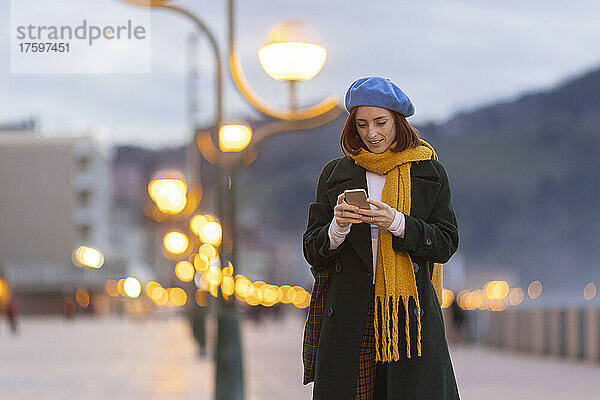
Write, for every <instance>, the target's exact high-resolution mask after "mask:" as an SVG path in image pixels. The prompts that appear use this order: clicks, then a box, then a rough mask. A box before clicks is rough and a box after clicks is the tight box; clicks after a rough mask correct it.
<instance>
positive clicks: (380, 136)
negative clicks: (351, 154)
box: [354, 106, 396, 153]
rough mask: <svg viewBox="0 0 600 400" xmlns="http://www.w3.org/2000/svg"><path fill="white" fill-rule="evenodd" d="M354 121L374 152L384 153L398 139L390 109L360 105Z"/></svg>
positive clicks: (368, 146)
mask: <svg viewBox="0 0 600 400" xmlns="http://www.w3.org/2000/svg"><path fill="white" fill-rule="evenodd" d="M354 121H355V123H356V130H357V131H358V134H359V136H360V138H361V139H362V141H363V143H364V144H365V145H366V146H367V148H368V149H369V151H371V152H373V153H383V152H384V151H386V150H387V149H388V147H390V145H391V144H392V143H393V142H394V139H396V126H395V123H394V116H393V115H392V112H391V111H390V110H388V109H385V108H381V107H373V106H359V107H358V108H357V109H356V114H355V115H354Z"/></svg>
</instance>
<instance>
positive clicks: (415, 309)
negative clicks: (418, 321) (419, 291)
mask: <svg viewBox="0 0 600 400" xmlns="http://www.w3.org/2000/svg"><path fill="white" fill-rule="evenodd" d="M413 311H414V313H415V316H416V315H417V307H415V308H414V309H413ZM423 314H425V311H423V308H421V317H422V316H423Z"/></svg>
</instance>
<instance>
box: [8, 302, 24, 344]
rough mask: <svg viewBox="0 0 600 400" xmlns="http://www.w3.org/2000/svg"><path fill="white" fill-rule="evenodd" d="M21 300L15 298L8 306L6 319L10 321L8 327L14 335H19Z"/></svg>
mask: <svg viewBox="0 0 600 400" xmlns="http://www.w3.org/2000/svg"><path fill="white" fill-rule="evenodd" d="M20 311H21V310H20V307H19V300H17V298H16V297H15V296H13V297H12V298H11V299H10V301H9V303H8V305H7V306H6V318H7V319H8V325H9V326H10V331H11V332H12V334H13V335H18V334H19V320H18V319H19V312H20Z"/></svg>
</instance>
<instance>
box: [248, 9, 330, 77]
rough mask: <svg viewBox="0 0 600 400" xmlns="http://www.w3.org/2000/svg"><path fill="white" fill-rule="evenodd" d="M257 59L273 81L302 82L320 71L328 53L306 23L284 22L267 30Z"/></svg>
mask: <svg viewBox="0 0 600 400" xmlns="http://www.w3.org/2000/svg"><path fill="white" fill-rule="evenodd" d="M258 58H259V60H260V65H262V67H263V69H264V70H265V72H266V73H267V74H268V75H269V76H270V77H271V78H273V79H276V80H279V81H281V80H286V81H305V80H308V79H311V78H313V77H314V76H315V75H317V74H318V73H319V71H320V70H321V68H323V65H324V64H325V59H326V58H327V50H325V48H324V47H323V46H321V45H319V44H318V35H317V34H316V32H315V31H314V30H313V29H312V28H311V27H309V26H308V25H307V24H305V23H303V22H302V21H285V22H281V23H279V24H277V25H275V26H274V27H273V28H272V29H271V30H270V31H269V33H268V35H267V40H266V43H265V45H264V46H263V47H261V49H260V50H259V52H258Z"/></svg>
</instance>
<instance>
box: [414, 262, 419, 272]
mask: <svg viewBox="0 0 600 400" xmlns="http://www.w3.org/2000/svg"><path fill="white" fill-rule="evenodd" d="M413 270H414V271H415V274H416V273H417V272H419V264H417V263H416V262H414V263H413Z"/></svg>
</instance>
